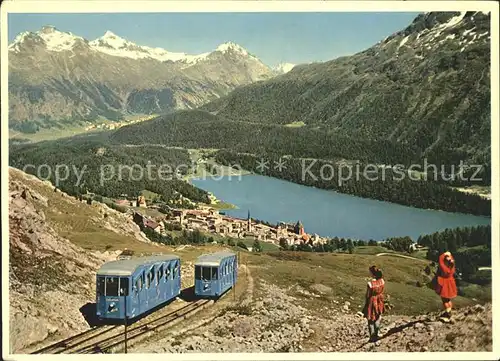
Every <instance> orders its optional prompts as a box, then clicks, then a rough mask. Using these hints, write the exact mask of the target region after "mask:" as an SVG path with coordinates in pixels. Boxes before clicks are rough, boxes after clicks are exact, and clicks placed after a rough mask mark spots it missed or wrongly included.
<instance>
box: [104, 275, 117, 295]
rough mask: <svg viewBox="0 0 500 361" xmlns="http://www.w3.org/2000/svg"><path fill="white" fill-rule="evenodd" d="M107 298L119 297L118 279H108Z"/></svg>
mask: <svg viewBox="0 0 500 361" xmlns="http://www.w3.org/2000/svg"><path fill="white" fill-rule="evenodd" d="M106 296H118V277H106Z"/></svg>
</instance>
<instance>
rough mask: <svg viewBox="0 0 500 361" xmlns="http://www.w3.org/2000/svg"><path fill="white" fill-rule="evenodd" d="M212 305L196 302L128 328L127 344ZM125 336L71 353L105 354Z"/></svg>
mask: <svg viewBox="0 0 500 361" xmlns="http://www.w3.org/2000/svg"><path fill="white" fill-rule="evenodd" d="M209 303H213V301H211V300H198V301H195V302H193V303H191V304H189V305H186V306H184V307H182V308H180V309H178V310H176V311H173V312H170V313H168V314H166V315H164V316H161V317H158V318H156V319H154V320H152V321H149V322H147V323H144V324H138V325H134V326H132V327H130V328H129V329H128V330H127V343H128V342H129V341H131V340H134V339H137V338H138V337H140V336H142V335H145V334H147V333H149V332H154V331H156V330H158V329H159V328H161V327H164V326H167V325H171V324H173V323H174V322H175V323H176V321H180V320H183V319H185V318H187V317H188V316H189V315H190V314H192V313H194V312H195V311H198V310H200V309H201V308H203V307H204V306H205V305H208V304H209ZM124 336H125V334H124V332H121V333H119V334H117V335H113V336H111V337H107V338H105V339H103V340H99V341H97V342H94V343H92V344H90V345H87V346H84V347H81V348H79V349H77V350H75V351H74V352H73V353H86V354H88V353H105V352H107V351H109V350H111V349H113V348H115V347H118V346H120V345H122V344H124V343H125V337H124Z"/></svg>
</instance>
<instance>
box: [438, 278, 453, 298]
mask: <svg viewBox="0 0 500 361" xmlns="http://www.w3.org/2000/svg"><path fill="white" fill-rule="evenodd" d="M434 290H435V291H436V293H437V294H438V295H439V296H441V297H442V298H449V299H452V298H455V297H457V285H456V283H455V279H454V278H453V277H448V278H444V277H439V276H438V277H437V282H436V287H435V289H434Z"/></svg>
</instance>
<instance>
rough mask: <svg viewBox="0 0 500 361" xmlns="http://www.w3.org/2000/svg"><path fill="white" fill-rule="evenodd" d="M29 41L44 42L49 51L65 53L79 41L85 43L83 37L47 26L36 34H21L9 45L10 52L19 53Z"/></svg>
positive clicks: (27, 32) (26, 32)
mask: <svg viewBox="0 0 500 361" xmlns="http://www.w3.org/2000/svg"><path fill="white" fill-rule="evenodd" d="M27 39H35V40H40V39H41V40H43V42H44V43H45V45H46V48H47V50H51V51H64V50H71V49H73V46H74V45H75V43H76V42H77V41H85V39H83V38H82V37H79V36H76V35H73V34H72V33H70V32H64V31H59V30H57V29H56V27H55V26H52V25H45V26H43V27H42V29H41V30H39V31H37V32H36V33H33V32H30V31H25V32H22V33H20V34H19V35H18V36H17V37H16V38H15V39H14V42H13V43H12V44H10V45H9V50H11V51H15V52H18V51H20V49H21V45H22V44H23V43H24V42H25V41H26V40H27Z"/></svg>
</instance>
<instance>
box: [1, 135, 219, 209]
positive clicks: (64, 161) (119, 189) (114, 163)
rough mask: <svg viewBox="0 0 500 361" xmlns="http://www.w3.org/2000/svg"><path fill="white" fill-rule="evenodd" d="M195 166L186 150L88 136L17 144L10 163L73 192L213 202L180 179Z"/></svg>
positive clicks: (13, 149) (70, 192)
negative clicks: (120, 143) (146, 194)
mask: <svg viewBox="0 0 500 361" xmlns="http://www.w3.org/2000/svg"><path fill="white" fill-rule="evenodd" d="M148 164H149V175H148ZM190 164H191V160H190V158H189V154H188V152H187V151H186V150H183V149H169V148H162V147H154V146H141V147H128V146H117V145H110V144H108V143H107V142H103V141H98V140H96V139H90V140H89V139H87V138H80V139H73V140H72V141H63V140H60V141H53V142H45V143H41V144H25V145H16V146H12V147H11V151H10V165H11V166H13V167H16V168H19V169H23V168H24V169H25V171H26V172H27V173H30V174H34V175H37V176H38V175H39V176H41V177H43V178H45V179H48V180H50V181H51V182H52V183H53V184H55V185H56V186H57V187H58V188H60V189H61V190H63V191H64V192H66V193H68V194H70V195H78V194H86V193H88V192H89V193H95V194H98V195H101V196H104V197H112V198H115V197H120V196H122V195H127V196H129V197H135V196H137V195H139V194H140V192H141V191H143V190H149V191H151V192H154V193H157V194H159V195H160V196H161V200H162V201H163V202H166V203H169V202H171V201H173V200H177V199H178V198H179V195H182V196H184V197H187V198H189V199H191V200H193V201H199V202H208V201H209V199H208V194H207V192H205V191H203V190H201V189H199V188H196V187H194V186H192V185H190V184H189V183H187V182H185V181H183V180H181V179H179V178H178V177H180V176H183V175H185V174H186V172H187V171H188V169H187V165H190ZM29 165H33V166H35V167H32V166H29ZM42 165H46V166H42ZM63 165H67V167H68V169H67V170H68V171H66V169H65V168H62V167H63ZM40 166H42V167H40ZM57 166H59V179H58V178H57V177H56V169H58V168H57ZM36 167H38V168H36ZM38 171H40V172H39V174H37V172H38ZM49 171H50V174H49ZM159 171H161V173H159Z"/></svg>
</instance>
